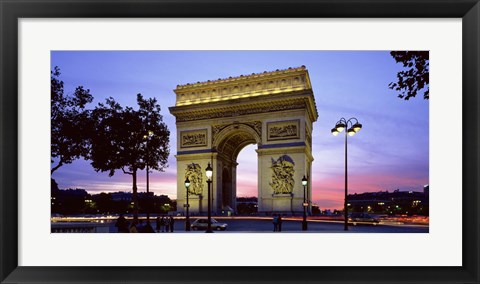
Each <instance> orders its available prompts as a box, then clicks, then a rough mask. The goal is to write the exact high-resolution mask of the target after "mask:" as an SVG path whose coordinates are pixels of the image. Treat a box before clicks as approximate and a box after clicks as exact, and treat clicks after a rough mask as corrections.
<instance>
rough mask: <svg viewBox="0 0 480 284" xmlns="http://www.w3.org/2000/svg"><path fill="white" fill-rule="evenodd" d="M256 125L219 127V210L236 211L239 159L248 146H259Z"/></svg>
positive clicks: (216, 146)
mask: <svg viewBox="0 0 480 284" xmlns="http://www.w3.org/2000/svg"><path fill="white" fill-rule="evenodd" d="M254 127H255V124H254V123H238V122H237V123H233V124H231V125H228V126H222V125H217V126H216V131H218V136H217V137H216V139H215V141H214V143H213V148H214V149H216V152H217V156H216V162H217V168H219V169H221V172H222V177H221V178H222V182H221V190H219V193H220V196H219V199H218V202H219V204H217V206H218V208H220V209H221V210H222V212H224V213H225V212H228V211H236V208H237V205H236V198H237V166H238V163H237V157H238V154H239V153H240V151H241V150H242V149H243V148H245V147H246V146H247V145H251V144H258V143H260V141H261V137H260V134H259V133H258V132H257V131H256V130H255V129H254Z"/></svg>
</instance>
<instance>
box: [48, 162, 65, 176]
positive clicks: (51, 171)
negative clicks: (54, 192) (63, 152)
mask: <svg viewBox="0 0 480 284" xmlns="http://www.w3.org/2000/svg"><path fill="white" fill-rule="evenodd" d="M61 166H63V162H62V160H60V162H58V165H56V166H55V167H53V169H51V170H50V175H52V174H53V172H54V171H56V170H58V168H60V167H61Z"/></svg>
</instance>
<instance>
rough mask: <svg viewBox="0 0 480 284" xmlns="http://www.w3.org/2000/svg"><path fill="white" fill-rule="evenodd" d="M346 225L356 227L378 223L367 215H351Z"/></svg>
mask: <svg viewBox="0 0 480 284" xmlns="http://www.w3.org/2000/svg"><path fill="white" fill-rule="evenodd" d="M348 223H349V224H353V225H354V226H356V225H357V224H371V225H374V226H375V225H377V224H378V223H380V221H379V220H378V219H377V218H375V217H373V216H371V215H369V214H367V213H361V212H360V213H352V214H350V215H349V216H348Z"/></svg>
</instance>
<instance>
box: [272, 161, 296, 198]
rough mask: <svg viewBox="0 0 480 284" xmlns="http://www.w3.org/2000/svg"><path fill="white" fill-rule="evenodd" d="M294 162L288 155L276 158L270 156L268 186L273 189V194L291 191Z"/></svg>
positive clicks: (293, 184)
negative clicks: (270, 178)
mask: <svg viewBox="0 0 480 284" xmlns="http://www.w3.org/2000/svg"><path fill="white" fill-rule="evenodd" d="M294 166H295V162H294V161H293V159H292V158H291V157H290V156H288V155H283V156H281V157H279V158H278V159H277V160H274V159H273V158H272V166H271V167H270V168H271V169H272V182H270V186H271V187H272V189H273V194H287V193H292V191H293V188H294V186H295V180H294V179H293V175H294V174H295V170H294Z"/></svg>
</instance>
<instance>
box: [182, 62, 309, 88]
mask: <svg viewBox="0 0 480 284" xmlns="http://www.w3.org/2000/svg"><path fill="white" fill-rule="evenodd" d="M306 70H307V69H306V67H305V66H304V65H302V66H300V67H293V68H292V67H289V68H287V69H277V70H275V71H264V72H262V73H252V74H251V75H240V76H234V77H232V76H231V77H228V78H223V79H222V78H218V79H217V80H208V81H204V82H196V83H187V84H183V85H177V89H176V90H178V91H180V90H187V89H188V90H192V89H202V88H205V87H211V86H218V85H231V84H235V83H238V82H246V81H254V80H268V79H272V78H280V77H285V76H291V75H292V74H295V73H301V72H305V71H306Z"/></svg>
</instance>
